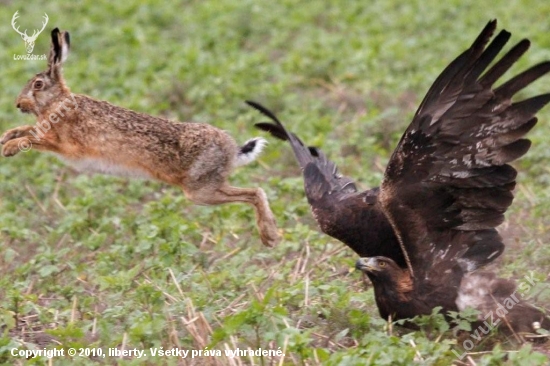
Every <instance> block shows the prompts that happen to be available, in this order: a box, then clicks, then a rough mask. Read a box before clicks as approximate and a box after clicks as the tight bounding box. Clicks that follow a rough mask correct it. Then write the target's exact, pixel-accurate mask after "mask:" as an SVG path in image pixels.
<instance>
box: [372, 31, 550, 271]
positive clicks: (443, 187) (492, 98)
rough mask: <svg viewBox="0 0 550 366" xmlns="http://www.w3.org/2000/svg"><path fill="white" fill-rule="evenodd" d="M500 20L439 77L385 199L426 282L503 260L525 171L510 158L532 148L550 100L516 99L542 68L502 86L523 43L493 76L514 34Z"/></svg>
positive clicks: (390, 176)
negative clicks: (504, 225)
mask: <svg viewBox="0 0 550 366" xmlns="http://www.w3.org/2000/svg"><path fill="white" fill-rule="evenodd" d="M495 28H496V21H490V22H489V23H488V24H487V26H486V27H485V28H484V29H483V31H482V32H481V34H480V35H479V36H478V38H477V39H476V40H475V42H474V43H473V44H472V46H471V47H470V48H469V49H468V50H466V51H465V52H464V53H462V54H461V55H460V56H459V57H458V58H456V59H455V60H454V61H453V62H452V63H451V64H450V65H449V66H448V67H447V68H446V69H445V70H444V71H443V72H442V73H441V75H440V76H439V77H438V78H437V79H436V81H435V82H434V84H433V85H432V87H431V88H430V90H429V91H428V93H427V95H426V97H425V98H424V100H423V101H422V103H421V105H420V107H419V108H418V111H417V112H416V114H415V116H414V118H413V121H412V123H411V124H410V126H409V127H408V128H407V130H406V131H405V134H404V135H403V137H402V138H401V141H400V142H399V144H398V146H397V148H396V149H395V151H394V153H393V155H392V157H391V159H390V162H389V164H388V167H387V169H386V172H385V176H384V181H383V183H382V186H381V192H380V201H381V204H382V207H383V210H384V212H385V213H386V215H387V217H388V219H389V221H390V223H391V225H392V227H393V228H394V230H395V232H396V234H397V237H398V239H399V243H400V245H401V247H402V249H403V251H404V253H405V257H406V259H407V262H408V265H409V269H410V271H411V272H412V273H413V275H414V277H416V278H425V277H428V276H429V274H430V273H431V274H434V276H435V275H436V274H437V273H439V274H441V273H444V272H445V271H447V272H450V270H451V268H453V266H454V265H455V264H459V265H460V267H461V268H462V270H463V271H471V270H473V269H475V268H478V267H479V266H482V265H483V264H486V263H488V262H490V261H492V260H494V259H495V258H496V257H498V256H499V255H500V254H501V252H502V250H503V247H504V246H503V244H502V240H501V238H500V236H499V235H498V233H497V232H496V230H495V227H496V226H498V225H499V224H500V223H501V222H502V221H503V219H504V213H505V211H506V209H507V208H508V206H510V204H511V203H512V199H513V195H512V192H511V191H512V190H513V188H514V185H515V178H516V170H515V169H514V168H512V167H511V166H510V165H508V163H509V162H511V161H513V160H515V159H517V158H519V157H521V156H522V155H523V154H525V153H526V152H527V150H528V149H529V147H530V141H529V140H527V139H524V138H523V136H524V135H525V134H526V133H527V132H528V131H529V130H530V129H531V128H532V127H533V126H534V125H535V124H536V122H537V120H536V118H535V114H536V113H537V112H538V111H539V110H540V109H541V108H542V107H543V106H544V105H546V104H547V103H548V102H549V101H550V94H544V95H539V96H536V97H533V98H530V99H526V100H523V101H520V102H514V103H512V102H511V98H512V97H513V96H514V94H516V93H517V92H518V91H519V90H521V89H523V88H524V87H526V86H527V85H529V84H530V83H531V82H533V81H534V80H536V79H538V78H539V77H541V76H542V75H544V74H545V73H547V72H548V71H550V62H544V63H541V64H538V65H536V66H534V67H532V68H530V69H528V70H527V71H525V72H523V73H521V74H519V75H517V76H515V77H513V78H512V79H511V80H509V81H507V82H505V83H504V84H502V85H501V86H499V87H497V88H493V84H494V83H495V82H496V81H497V80H498V79H499V78H500V77H501V76H502V75H503V74H504V73H505V72H506V71H507V70H508V69H509V68H510V67H511V66H512V65H513V64H514V63H515V62H516V61H517V60H518V59H519V58H520V57H521V55H522V54H523V53H525V51H527V49H528V47H529V41H528V40H522V41H521V42H519V43H518V44H517V45H516V46H515V47H513V48H512V49H511V50H510V51H509V52H508V53H506V54H505V55H504V56H503V57H502V58H501V59H500V60H499V61H498V62H496V63H495V64H494V65H493V66H492V67H491V68H490V69H489V70H488V71H486V72H485V73H484V71H485V69H486V68H487V67H488V65H489V64H490V63H491V62H492V61H493V60H494V59H495V57H496V56H497V54H498V53H499V52H500V51H501V49H502V48H503V47H504V45H505V44H506V42H507V41H508V39H509V38H510V33H508V32H507V31H504V30H503V31H501V32H500V33H499V34H498V35H497V36H496V37H495V39H494V40H493V41H492V42H491V43H490V44H489V45H488V46H487V47H485V46H486V44H487V43H488V42H489V40H490V38H491V36H492V35H493V32H494V30H495Z"/></svg>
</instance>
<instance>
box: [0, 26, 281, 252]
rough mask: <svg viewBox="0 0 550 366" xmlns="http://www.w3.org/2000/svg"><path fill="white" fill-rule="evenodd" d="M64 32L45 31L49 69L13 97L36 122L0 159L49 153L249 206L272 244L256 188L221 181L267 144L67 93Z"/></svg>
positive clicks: (195, 196) (80, 166)
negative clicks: (48, 42)
mask: <svg viewBox="0 0 550 366" xmlns="http://www.w3.org/2000/svg"><path fill="white" fill-rule="evenodd" d="M69 45H70V41H69V33H68V32H60V31H59V29H57V28H56V29H54V30H53V31H52V44H51V50H50V54H49V58H48V69H47V70H46V71H44V72H41V73H39V74H37V75H36V76H34V77H33V78H32V79H31V80H30V81H29V82H28V83H27V85H26V86H25V87H24V88H23V91H22V92H21V94H20V95H19V97H18V98H17V108H19V109H20V110H21V112H23V113H32V114H34V115H35V116H36V117H37V124H36V125H35V126H21V127H17V128H14V129H11V130H8V131H6V132H5V133H4V134H3V135H2V136H1V137H0V143H1V144H3V145H4V146H3V148H2V155H4V156H13V155H15V154H17V153H18V152H19V151H21V150H27V149H29V148H31V147H32V148H34V149H36V150H40V151H51V152H53V153H55V154H56V155H58V156H59V157H60V158H61V159H62V160H64V161H65V162H67V163H68V164H70V165H71V166H73V167H75V168H76V169H77V170H79V171H88V172H101V173H107V174H114V175H122V176H138V177H144V178H152V179H157V180H160V181H163V182H166V183H169V184H172V185H177V186H180V187H181V188H182V189H183V191H184V192H185V195H186V196H187V197H188V198H189V199H190V200H191V201H192V202H194V203H197V204H202V205H216V204H221V203H229V202H246V203H248V204H251V205H253V206H254V208H255V209H256V218H257V224H258V229H259V231H260V237H261V240H262V242H263V243H264V244H265V245H267V246H274V245H275V244H277V242H278V241H279V234H278V232H277V226H276V223H275V219H274V217H273V214H272V212H271V209H270V208H269V203H268V201H267V199H266V195H265V193H264V191H263V190H262V189H261V188H237V187H232V186H230V185H229V183H228V182H227V177H228V176H229V174H230V173H231V171H232V170H233V168H234V167H236V166H239V165H243V164H246V163H249V162H251V161H252V160H254V158H256V156H257V155H258V154H259V153H260V151H261V150H262V148H263V146H264V144H265V143H266V141H265V140H264V139H261V138H255V139H251V140H249V141H248V142H246V143H245V144H244V145H243V146H241V147H240V148H239V147H238V146H237V144H236V142H235V141H234V140H233V138H231V137H230V136H229V135H228V134H227V133H226V132H224V131H222V130H220V129H217V128H215V127H213V126H210V125H208V124H200V123H176V122H172V121H169V120H166V119H163V118H158V117H152V116H149V115H147V114H143V113H137V112H134V111H131V110H128V109H124V108H121V107H117V106H115V105H112V104H110V103H108V102H105V101H99V100H95V99H93V98H90V97H88V96H86V95H79V94H72V93H71V91H70V90H69V88H68V87H67V86H66V85H65V81H64V79H63V73H62V65H63V62H64V61H65V60H66V58H67V55H68V53H69Z"/></svg>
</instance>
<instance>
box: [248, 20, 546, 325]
mask: <svg viewBox="0 0 550 366" xmlns="http://www.w3.org/2000/svg"><path fill="white" fill-rule="evenodd" d="M495 28H496V21H495V20H493V21H490V22H489V23H488V24H487V25H486V26H485V28H484V29H483V31H482V32H481V34H480V35H479V36H478V37H477V39H476V40H475V41H474V43H473V44H472V46H471V47H470V48H469V49H467V50H466V51H465V52H463V53H462V54H461V55H460V56H458V57H457V58H456V59H455V60H454V61H453V62H451V64H450V65H449V66H447V67H446V68H445V70H444V71H443V72H442V73H441V75H439V77H438V78H437V79H436V80H435V82H434V83H433V85H432V86H431V88H430V89H429V91H428V93H427V95H426V96H425V97H424V100H423V101H422V103H421V104H420V107H419V108H418V110H417V112H416V114H415V115H414V118H413V120H412V122H411V124H410V125H409V127H408V128H407V130H406V131H405V133H404V135H403V136H402V138H401V140H400V141H399V144H398V146H397V148H396V149H395V151H394V153H393V154H392V156H391V159H390V161H389V163H388V166H387V168H386V171H385V174H384V179H383V182H382V185H381V187H380V188H375V189H371V190H367V191H364V192H358V190H357V188H356V186H355V184H354V183H353V181H352V180H351V179H350V178H347V177H343V176H341V175H340V174H339V173H338V170H337V169H336V166H335V164H334V163H332V162H331V161H329V160H327V159H326V157H325V156H324V155H323V154H322V153H321V151H319V150H318V149H316V148H312V147H309V148H308V147H306V146H305V145H304V144H303V143H302V142H301V141H300V139H299V138H298V137H297V136H296V135H294V134H292V133H289V132H288V131H287V130H286V129H285V127H284V126H283V125H282V123H281V122H280V121H279V120H278V119H277V118H276V116H275V115H274V114H273V113H271V112H270V111H269V110H267V109H266V108H264V107H262V106H261V105H259V104H257V103H254V102H248V103H249V104H250V105H251V106H252V107H254V108H256V109H258V110H259V111H260V112H262V113H263V114H264V115H266V116H268V117H269V118H271V119H272V120H273V121H274V123H270V122H265V123H259V124H257V125H256V126H257V127H258V128H260V129H262V130H265V131H268V132H270V133H271V134H272V135H273V136H275V137H277V138H280V139H283V140H288V141H289V142H290V144H291V146H292V149H293V150H294V154H295V156H296V159H297V160H298V163H299V164H300V166H301V168H302V169H303V175H304V184H305V191H306V195H307V198H308V201H309V203H310V205H311V208H312V212H313V215H314V216H315V218H316V220H317V222H318V223H319V225H320V227H321V229H322V230H323V232H325V233H326V234H328V235H330V236H332V237H334V238H336V239H339V240H340V241H342V242H344V243H345V244H346V245H348V246H349V247H350V248H351V249H353V250H354V251H355V252H356V253H357V254H359V255H360V256H361V257H367V258H361V259H359V260H358V262H357V268H358V269H360V270H362V271H364V272H365V273H366V274H367V275H368V277H369V278H370V280H371V281H372V283H373V286H374V291H375V297H376V303H377V305H378V309H379V311H380V315H381V316H382V317H384V318H388V317H389V316H392V318H393V319H404V318H411V317H414V316H416V315H420V314H430V313H431V311H432V309H433V308H434V307H437V306H441V307H442V308H443V310H444V311H449V310H452V311H457V310H462V309H464V308H466V307H468V306H470V307H474V308H476V309H479V310H480V311H481V312H482V313H483V314H482V315H480V317H481V318H483V316H485V315H486V313H487V312H488V311H493V310H495V311H496V310H497V309H498V304H499V302H502V301H504V300H505V299H507V298H509V297H510V296H516V298H517V295H518V294H517V293H516V285H515V283H514V282H513V281H508V280H504V279H499V278H497V277H496V276H495V275H494V274H492V273H480V272H479V271H475V272H474V270H476V269H478V268H480V267H482V266H483V265H485V264H487V263H490V262H492V261H494V260H495V259H496V258H497V257H498V256H499V255H500V254H501V253H502V251H503V250H504V245H503V243H502V238H501V237H500V235H499V234H498V233H497V231H496V229H495V227H497V226H498V225H499V224H501V223H502V221H503V220H504V213H505V211H506V209H507V208H508V207H509V206H510V204H511V203H512V200H513V194H512V190H513V189H514V186H515V179H516V170H515V169H514V168H513V167H512V166H510V165H508V163H509V162H511V161H513V160H515V159H517V158H519V157H521V156H522V155H524V154H525V153H526V152H527V150H529V147H530V145H531V142H530V141H529V140H527V139H525V138H523V137H524V135H525V134H526V133H527V132H528V131H529V130H531V128H533V127H534V126H535V124H536V123H537V119H536V117H535V114H536V113H537V112H538V111H539V110H540V109H541V108H543V107H544V106H545V105H546V104H547V103H548V102H549V101H550V94H543V95H539V96H535V97H532V98H529V99H526V100H523V101H519V102H512V101H511V98H512V97H513V96H514V95H515V94H516V93H517V92H518V91H520V90H522V89H523V88H525V87H526V86H527V85H529V84H530V83H532V82H533V81H535V80H536V79H538V78H539V77H541V76H542V75H544V74H546V73H547V72H548V71H550V62H543V63H540V64H538V65H536V66H533V67H531V68H529V69H528V70H526V71H524V72H523V73H521V74H519V75H517V76H515V77H513V78H511V79H510V80H509V81H507V82H505V83H503V84H502V85H500V86H498V87H493V85H494V84H495V82H496V81H497V80H498V79H499V78H500V77H501V76H502V75H503V74H504V73H505V72H506V71H507V70H508V69H510V67H511V66H512V65H513V64H514V63H515V62H516V61H517V60H518V59H519V58H520V57H521V56H522V55H523V54H524V53H525V52H526V51H527V49H528V48H529V41H528V40H526V39H524V40H522V41H520V42H519V43H518V44H517V45H515V46H514V47H513V48H512V49H511V50H510V51H508V52H507V53H506V54H505V55H504V56H503V57H502V58H501V59H500V60H499V61H497V62H495V63H494V64H493V65H492V66H491V67H490V68H488V67H489V65H490V64H491V63H492V62H493V61H494V59H495V58H496V57H497V54H498V53H499V52H500V51H501V50H502V48H503V47H504V45H505V44H506V43H507V41H508V40H509V38H510V33H509V32H507V31H505V30H502V31H501V32H500V33H499V34H498V35H497V36H496V37H495V38H494V39H493V41H492V42H491V43H490V44H489V45H488V46H487V44H488V43H489V41H490V39H491V37H492V35H493V33H494V31H495ZM487 68H488V70H486V69H487ZM516 304H517V306H515V307H514V308H513V310H510V311H509V314H508V318H507V319H509V323H510V324H511V325H512V327H513V328H514V329H515V330H532V325H533V324H537V325H542V326H543V327H544V326H545V324H544V322H548V320H547V319H546V318H545V316H544V315H543V314H542V313H541V312H540V311H538V310H537V309H535V308H533V307H531V306H530V305H528V304H526V303H524V302H523V301H521V299H518V302H517V303H516ZM480 320H483V319H480ZM537 322H538V323H537ZM547 326H548V323H546V327H547Z"/></svg>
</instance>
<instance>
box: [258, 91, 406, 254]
mask: <svg viewBox="0 0 550 366" xmlns="http://www.w3.org/2000/svg"><path fill="white" fill-rule="evenodd" d="M247 103H248V104H249V105H250V106H252V107H253V108H255V109H257V110H258V111H260V112H261V113H263V114H264V115H265V116H267V117H269V118H270V119H271V120H273V123H270V122H264V123H257V124H256V127H258V128H259V129H261V130H264V131H267V132H269V133H270V134H271V135H273V136H274V137H277V138H279V139H281V140H285V141H289V142H290V145H291V146H292V149H293V151H294V155H295V157H296V160H297V161H298V164H299V165H300V167H301V168H302V171H303V175H304V187H305V192H306V196H307V199H308V202H309V204H310V206H311V210H312V212H313V215H314V216H315V219H316V221H317V223H318V224H319V226H320V227H321V230H322V231H323V232H324V233H325V234H327V235H330V236H332V237H333V238H336V239H338V240H340V241H342V242H343V243H345V244H346V245H347V246H349V247H350V248H351V249H352V250H353V251H355V252H356V253H357V254H358V255H360V256H362V257H368V256H374V255H383V256H386V257H389V258H391V259H393V260H394V261H395V262H397V263H398V264H400V265H405V261H404V258H403V253H402V252H401V250H400V248H399V244H398V243H397V239H396V237H395V234H394V232H393V229H392V228H391V226H390V224H389V222H388V220H387V218H386V216H385V214H384V213H383V212H382V210H381V209H380V205H379V203H378V192H379V190H378V188H375V189H371V190H367V191H363V192H358V190H357V187H356V186H355V183H354V182H353V180H352V179H351V178H349V177H345V176H342V175H341V174H340V173H339V172H338V169H337V167H336V164H334V162H332V161H330V160H328V159H327V158H326V156H325V155H324V154H323V153H322V152H321V151H320V150H319V149H317V148H314V147H306V146H305V145H304V144H303V143H302V141H301V140H300V139H299V138H298V137H297V136H296V135H294V134H293V133H290V132H288V131H287V130H286V128H285V127H284V126H283V124H282V123H281V122H280V121H279V120H278V119H277V117H276V116H275V115H274V114H273V113H272V112H271V111H269V110H268V109H267V108H265V107H263V106H262V105H260V104H258V103H256V102H251V101H247Z"/></svg>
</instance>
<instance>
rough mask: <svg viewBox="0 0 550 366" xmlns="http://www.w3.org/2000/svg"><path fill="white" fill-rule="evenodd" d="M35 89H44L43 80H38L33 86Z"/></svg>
mask: <svg viewBox="0 0 550 366" xmlns="http://www.w3.org/2000/svg"><path fill="white" fill-rule="evenodd" d="M33 87H34V89H36V90H40V89H42V88H43V87H44V82H43V81H42V80H36V81H35V82H34V85H33Z"/></svg>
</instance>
